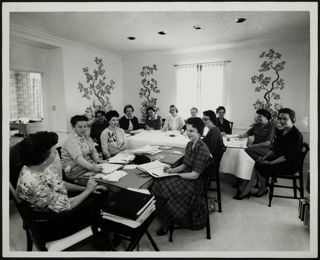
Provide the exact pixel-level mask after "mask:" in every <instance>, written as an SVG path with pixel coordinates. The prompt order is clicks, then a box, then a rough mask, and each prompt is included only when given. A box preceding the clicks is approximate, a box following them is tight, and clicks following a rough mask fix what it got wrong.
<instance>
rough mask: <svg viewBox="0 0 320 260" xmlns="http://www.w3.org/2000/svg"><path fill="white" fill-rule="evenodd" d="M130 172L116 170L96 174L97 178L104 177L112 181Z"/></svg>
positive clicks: (116, 180)
mask: <svg viewBox="0 0 320 260" xmlns="http://www.w3.org/2000/svg"><path fill="white" fill-rule="evenodd" d="M127 174H128V173H127V172H124V171H114V172H112V173H110V174H104V173H98V174H96V175H95V176H94V178H95V179H103V180H106V181H110V182H118V181H119V180H120V179H121V178H122V177H124V176H126V175H127Z"/></svg>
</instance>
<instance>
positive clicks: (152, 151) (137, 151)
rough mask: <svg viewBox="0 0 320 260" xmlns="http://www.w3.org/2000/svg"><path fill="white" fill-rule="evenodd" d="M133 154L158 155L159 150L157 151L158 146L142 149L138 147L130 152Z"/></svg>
mask: <svg viewBox="0 0 320 260" xmlns="http://www.w3.org/2000/svg"><path fill="white" fill-rule="evenodd" d="M132 152H133V153H134V154H151V155H153V154H156V153H160V152H161V150H160V149H159V146H155V145H153V146H151V145H145V146H143V147H140V148H138V149H135V150H133V151H132Z"/></svg>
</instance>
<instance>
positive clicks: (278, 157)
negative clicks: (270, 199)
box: [240, 108, 303, 197]
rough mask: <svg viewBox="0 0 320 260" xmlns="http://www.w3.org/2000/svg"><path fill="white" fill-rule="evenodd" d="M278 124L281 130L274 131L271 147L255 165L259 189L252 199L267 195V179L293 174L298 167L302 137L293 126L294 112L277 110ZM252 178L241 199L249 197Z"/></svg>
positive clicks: (287, 109)
mask: <svg viewBox="0 0 320 260" xmlns="http://www.w3.org/2000/svg"><path fill="white" fill-rule="evenodd" d="M278 120H279V123H280V125H281V126H282V128H281V129H276V136H275V140H274V143H273V147H272V148H271V149H270V150H269V152H268V153H267V154H266V155H264V156H262V157H259V158H258V159H257V161H256V164H255V171H254V172H253V175H256V176H257V178H258V181H259V184H260V185H259V189H258V191H257V192H255V193H253V194H252V196H254V197H261V196H263V195H266V194H267V193H268V189H267V178H268V177H270V176H277V175H281V174H288V173H292V174H294V173H295V172H296V170H297V169H298V167H299V165H298V164H299V161H298V160H297V155H298V154H299V151H300V150H301V148H302V142H303V137H302V134H301V133H300V131H299V130H298V129H297V128H296V127H295V126H294V122H295V120H296V119H295V112H294V111H293V110H291V109H290V108H281V109H280V110H279V117H278ZM253 179H254V178H253V177H252V178H251V180H250V181H249V183H248V184H247V185H246V187H245V188H244V190H243V191H242V194H240V196H241V197H245V196H250V189H251V185H252V182H253Z"/></svg>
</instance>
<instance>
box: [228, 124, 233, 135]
mask: <svg viewBox="0 0 320 260" xmlns="http://www.w3.org/2000/svg"><path fill="white" fill-rule="evenodd" d="M229 124H230V130H231V134H232V128H233V122H230V121H229Z"/></svg>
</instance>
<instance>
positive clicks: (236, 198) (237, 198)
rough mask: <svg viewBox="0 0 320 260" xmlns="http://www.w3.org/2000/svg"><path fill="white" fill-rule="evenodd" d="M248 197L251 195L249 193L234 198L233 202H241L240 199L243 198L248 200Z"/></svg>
mask: <svg viewBox="0 0 320 260" xmlns="http://www.w3.org/2000/svg"><path fill="white" fill-rule="evenodd" d="M250 195H251V193H250V192H249V193H247V194H245V195H243V196H240V195H239V196H234V197H233V198H234V199H235V200H242V199H244V198H248V199H249V198H250Z"/></svg>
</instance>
